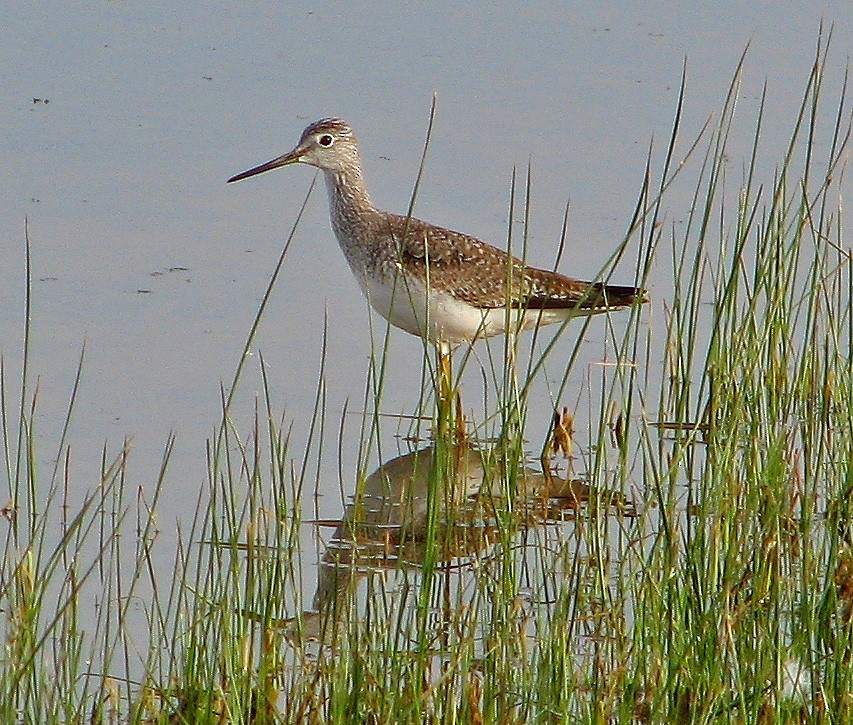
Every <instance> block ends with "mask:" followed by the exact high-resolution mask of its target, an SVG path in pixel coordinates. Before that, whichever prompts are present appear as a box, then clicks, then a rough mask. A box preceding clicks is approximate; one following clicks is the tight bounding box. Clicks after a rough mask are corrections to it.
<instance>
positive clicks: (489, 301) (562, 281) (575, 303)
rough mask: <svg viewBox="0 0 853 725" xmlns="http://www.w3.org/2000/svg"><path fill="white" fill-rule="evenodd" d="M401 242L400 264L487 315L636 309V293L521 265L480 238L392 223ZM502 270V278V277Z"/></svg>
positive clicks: (400, 220)
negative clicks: (507, 309) (508, 310)
mask: <svg viewBox="0 0 853 725" xmlns="http://www.w3.org/2000/svg"><path fill="white" fill-rule="evenodd" d="M389 223H390V224H392V225H393V228H392V230H391V231H392V234H393V235H394V237H395V238H396V239H397V240H398V242H399V245H400V246H399V253H400V262H401V264H402V265H403V267H404V268H406V269H407V270H408V271H410V272H413V273H415V274H416V275H418V276H420V277H424V276H425V274H426V270H427V269H428V273H429V282H430V285H432V286H434V287H438V288H441V289H444V290H446V291H447V292H448V293H449V294H451V295H452V296H453V297H455V298H456V299H458V300H461V301H463V302H468V303H470V304H472V305H474V306H475V307H479V308H482V309H489V308H497V307H503V306H505V305H506V304H507V303H509V305H510V306H511V307H513V308H519V309H527V308H529V309H534V310H537V309H538V310H546V309H571V308H573V307H578V309H579V310H587V311H596V310H605V309H608V308H612V307H622V306H626V305H630V304H631V303H632V302H633V301H634V299H635V298H636V297H637V295H641V294H644V293H643V292H642V291H641V290H637V289H635V288H634V287H618V286H613V285H604V284H602V283H601V282H583V281H580V280H576V279H571V278H570V277H566V276H564V275H561V274H558V273H555V272H549V271H547V270H542V269H537V268H535V267H528V266H526V265H525V264H524V263H523V262H522V261H521V260H519V259H517V258H515V257H512V256H510V255H508V254H507V253H506V252H504V251H502V250H500V249H498V248H497V247H493V246H492V245H491V244H486V242H483V241H481V240H479V239H477V238H476V237H471V236H468V235H466V234H460V233H459V232H454V231H452V230H450V229H443V228H442V227H436V226H434V225H432V224H428V223H426V222H423V221H421V220H419V219H413V218H407V217H402V216H393V217H390V219H389ZM496 270H501V271H502V273H501V274H496V273H495V272H496Z"/></svg>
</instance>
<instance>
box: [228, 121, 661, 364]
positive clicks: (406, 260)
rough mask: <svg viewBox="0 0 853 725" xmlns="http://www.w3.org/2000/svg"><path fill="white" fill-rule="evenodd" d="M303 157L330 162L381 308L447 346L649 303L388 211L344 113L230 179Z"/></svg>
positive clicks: (356, 269) (335, 215)
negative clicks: (376, 200) (369, 182)
mask: <svg viewBox="0 0 853 725" xmlns="http://www.w3.org/2000/svg"><path fill="white" fill-rule="evenodd" d="M295 163H303V164H309V165H311V166H316V167H317V168H318V169H322V170H323V172H324V174H325V177H326V187H327V189H328V192H329V207H330V213H331V217H332V229H333V230H334V232H335V236H336V237H337V238H338V244H340V246H341V249H342V250H343V252H344V256H345V257H346V259H347V262H348V263H349V266H350V269H352V271H353V274H354V275H355V277H356V279H357V280H358V282H359V284H360V285H361V289H362V291H363V292H364V294H365V296H366V297H367V299H368V300H369V302H370V304H371V305H372V306H373V308H374V309H375V310H376V311H377V312H378V313H379V314H380V315H382V316H383V317H384V318H385V319H386V320H388V321H390V322H391V324H393V325H396V326H397V327H400V328H402V329H403V330H405V331H406V332H410V333H412V334H413V335H418V336H420V337H423V338H426V339H429V340H431V341H434V342H436V343H439V344H440V345H441V346H442V347H446V346H449V345H454V344H457V343H460V342H464V341H473V340H476V339H478V338H480V337H489V336H491V335H498V334H501V333H504V332H506V331H507V329H513V330H523V329H528V328H531V327H535V326H537V325H540V324H551V323H555V322H562V321H564V320H566V319H568V318H570V317H575V316H580V315H590V314H595V313H599V312H607V311H609V310H614V309H619V308H625V307H629V306H631V305H632V304H634V303H635V302H636V301H637V300H640V301H643V302H645V293H644V291H643V290H640V289H637V288H635V287H620V286H615V285H604V284H602V283H600V282H581V281H579V280H576V279H570V278H569V277H565V276H563V275H561V274H558V273H556V272H549V271H547V270H544V269H536V268H534V267H528V266H526V265H525V264H524V263H523V262H522V261H521V260H519V259H516V258H515V257H512V256H510V255H508V254H507V253H506V252H504V251H502V250H500V249H497V248H496V247H493V246H491V245H490V244H486V243H485V242H481V241H480V240H479V239H476V238H475V237H469V236H467V235H465V234H460V233H459V232H454V231H451V230H450V229H443V228H441V227H437V226H434V225H432V224H428V223H426V222H423V221H421V220H419V219H414V218H411V217H406V216H401V215H399V214H391V213H390V212H385V211H380V210H379V209H377V208H376V207H375V206H373V204H372V202H371V201H370V197H369V196H368V193H367V187H366V186H365V183H364V176H363V174H362V170H361V157H360V155H359V152H358V143H357V141H356V138H355V135H354V134H353V130H352V127H351V126H350V125H349V124H348V123H347V122H346V121H342V120H341V119H339V118H326V119H323V120H321V121H317V122H315V123H312V124H311V125H310V126H308V128H306V129H305V131H303V132H302V138H300V139H299V143H298V144H297V146H296V148H294V149H293V150H292V151H290V152H288V153H286V154H284V155H283V156H279V157H278V158H276V159H273V160H272V161H268V162H267V163H265V164H261V165H260V166H256V167H255V168H253V169H249V170H248V171H244V172H243V173H242V174H237V175H236V176H233V177H231V178H230V179H228V181H229V182H232V181H240V179H245V178H247V177H249V176H255V175H256V174H262V173H263V172H264V171H270V170H271V169H277V168H279V167H280V166H287V165H288V164H295Z"/></svg>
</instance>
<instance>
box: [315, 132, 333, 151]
mask: <svg viewBox="0 0 853 725" xmlns="http://www.w3.org/2000/svg"><path fill="white" fill-rule="evenodd" d="M333 141H334V139H333V138H332V137H331V136H330V135H329V134H328V133H324V134H323V135H322V136H320V138H318V139H317V143H319V144H320V145H321V146H325V147H326V148H328V147H329V146H331V145H332V142H333Z"/></svg>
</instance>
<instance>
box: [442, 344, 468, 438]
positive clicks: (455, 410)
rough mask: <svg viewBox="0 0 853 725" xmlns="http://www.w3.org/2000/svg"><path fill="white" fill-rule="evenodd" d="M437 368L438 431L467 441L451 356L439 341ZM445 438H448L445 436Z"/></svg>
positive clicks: (460, 399)
mask: <svg viewBox="0 0 853 725" xmlns="http://www.w3.org/2000/svg"><path fill="white" fill-rule="evenodd" d="M436 354H437V363H438V364H437V368H438V371H437V372H438V385H437V393H438V432H439V435H445V434H450V435H451V436H453V437H454V438H455V439H456V442H457V443H464V442H466V441H467V436H466V432H465V417H464V416H463V415H462V396H461V395H460V394H459V390H458V389H457V388H456V387H455V386H454V385H453V358H452V356H451V352H450V346H449V345H447V344H446V343H443V342H440V343H438V345H437V346H436ZM445 440H449V438H446V439H445Z"/></svg>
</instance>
